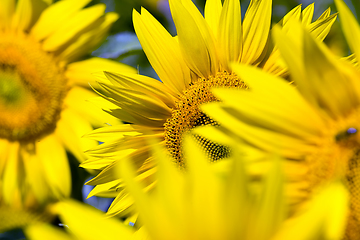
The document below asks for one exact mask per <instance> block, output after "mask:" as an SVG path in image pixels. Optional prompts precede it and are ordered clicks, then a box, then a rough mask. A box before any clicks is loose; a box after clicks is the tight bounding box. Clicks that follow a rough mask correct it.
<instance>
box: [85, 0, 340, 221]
mask: <svg viewBox="0 0 360 240" xmlns="http://www.w3.org/2000/svg"><path fill="white" fill-rule="evenodd" d="M169 3H170V9H171V13H172V16H173V19H174V22H175V25H176V28H177V34H178V35H177V36H175V37H172V36H171V35H170V34H169V33H168V32H167V31H166V30H165V29H164V28H163V26H162V25H161V24H160V23H159V22H158V21H157V20H156V19H155V18H154V17H153V16H152V15H151V14H150V13H149V12H147V11H146V10H145V9H142V10H141V14H139V13H138V12H136V11H134V13H133V20H134V28H135V31H136V34H137V36H138V38H139V40H140V43H141V44H142V46H143V49H144V52H145V53H146V55H147V57H148V59H149V61H150V63H151V65H152V67H153V68H154V69H155V71H156V73H157V74H158V76H159V77H160V79H161V82H159V81H158V80H156V79H152V78H149V77H146V76H141V75H136V74H126V73H110V72H106V73H105V75H106V77H107V79H108V80H104V81H107V82H99V85H100V87H101V88H102V91H101V93H103V95H102V96H103V98H104V99H107V100H108V101H109V104H108V105H110V103H112V104H115V106H112V107H111V106H105V105H102V106H103V108H104V109H106V110H107V111H108V112H109V113H110V114H112V115H113V116H116V117H118V118H119V119H121V120H122V121H124V122H127V123H131V124H124V125H119V126H112V127H106V128H103V129H99V130H96V131H94V132H92V133H91V134H89V135H88V137H90V138H93V139H96V140H98V141H101V142H105V143H104V144H102V145H100V146H97V147H96V148H93V149H91V150H89V151H87V154H88V155H89V159H88V160H86V161H85V162H84V163H83V164H82V165H81V166H82V167H84V168H87V169H97V170H101V173H100V174H99V175H97V177H95V178H93V179H92V180H91V181H89V182H88V183H87V184H90V185H97V186H96V187H95V188H94V190H93V191H92V192H91V193H90V195H89V197H90V196H93V195H97V196H104V197H109V196H111V197H116V199H115V200H114V202H113V204H112V205H111V206H110V208H109V210H108V214H109V215H115V214H121V215H126V214H128V213H129V211H131V209H130V207H131V205H132V200H131V199H130V198H129V196H128V194H127V193H126V192H124V191H123V182H122V180H121V179H117V178H116V176H115V175H114V173H113V171H114V169H115V168H116V166H117V165H118V164H119V163H120V161H121V159H123V158H124V157H125V156H128V157H130V158H131V159H133V161H134V162H135V163H136V166H137V168H138V174H139V176H140V178H142V179H143V180H144V181H145V182H147V188H148V189H151V188H152V187H153V186H154V184H153V182H152V181H150V180H148V178H149V177H150V176H151V175H152V174H153V173H154V172H155V169H154V168H153V167H154V162H153V157H152V156H151V154H150V151H149V150H150V148H151V146H149V145H148V143H147V139H149V138H154V137H156V138H157V139H158V140H159V142H160V144H161V145H165V146H166V147H167V149H168V151H170V152H171V154H172V156H173V157H174V159H175V160H176V162H177V163H178V165H179V166H180V167H183V166H184V162H183V157H182V151H181V139H182V135H183V134H184V133H186V132H187V131H189V130H190V129H192V128H193V127H196V126H199V125H204V124H205V125H206V124H210V125H217V123H216V122H214V121H213V120H212V119H211V118H209V117H208V116H206V115H204V114H203V113H201V112H200V111H199V109H198V106H199V105H200V104H202V103H206V102H212V101H217V99H216V98H215V97H214V96H213V94H212V93H211V91H210V88H211V87H230V88H247V86H246V84H245V83H244V82H243V81H242V80H241V79H239V78H238V76H237V75H236V74H235V73H233V72H232V71H231V70H230V67H229V64H230V62H241V63H244V64H249V65H255V66H262V65H263V64H264V63H266V62H267V59H266V58H265V55H266V52H267V50H268V49H267V47H266V46H267V43H268V41H269V39H268V35H269V30H270V23H271V11H272V9H271V0H261V1H255V0H253V1H251V3H250V5H249V8H248V9H247V12H246V15H245V18H244V20H243V22H241V11H240V2H239V1H238V0H226V1H225V2H224V4H222V3H221V1H220V0H208V1H207V2H206V5H205V18H204V17H203V16H202V15H201V13H200V12H199V11H198V9H197V8H196V6H195V5H194V4H193V3H192V1H191V0H170V1H169ZM312 14H313V5H310V6H309V7H307V8H306V9H305V10H304V11H303V12H301V7H300V6H299V7H297V8H295V9H294V10H292V11H291V12H290V13H289V14H288V15H286V17H285V18H284V19H283V21H282V22H281V23H280V25H281V26H283V27H284V29H285V30H288V29H291V28H292V27H291V26H292V25H291V23H292V21H290V20H292V19H302V20H303V22H304V25H306V26H307V27H309V28H310V30H311V31H312V32H313V34H314V35H316V36H318V37H319V38H320V39H321V40H322V39H323V38H324V37H325V36H326V35H327V33H328V31H329V28H330V26H331V25H332V23H333V21H335V15H331V16H329V15H330V10H328V11H326V12H325V13H324V14H323V15H322V16H321V17H320V19H318V20H317V21H315V22H314V23H311V20H312ZM271 50H273V54H270V59H271V63H269V64H268V66H269V71H271V66H274V67H273V68H274V69H276V74H277V72H279V74H285V72H286V66H282V67H279V66H278V65H277V61H276V59H279V54H278V50H277V49H275V48H274V49H271ZM269 51H270V50H269ZM279 69H280V70H279ZM274 74H275V73H274ZM109 81H110V82H111V83H110V84H109V83H108V82H109ZM198 142H199V143H200V144H201V145H202V147H203V148H204V149H205V150H206V152H207V154H208V156H209V158H211V159H212V161H216V160H218V159H222V158H224V157H226V156H228V154H229V149H228V148H226V147H224V146H221V145H218V144H213V143H211V142H210V141H208V140H207V139H204V138H201V137H199V138H198Z"/></svg>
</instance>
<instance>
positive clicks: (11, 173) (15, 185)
mask: <svg viewBox="0 0 360 240" xmlns="http://www.w3.org/2000/svg"><path fill="white" fill-rule="evenodd" d="M19 157H20V156H19V143H17V142H14V143H13V144H10V146H9V149H8V154H7V164H6V166H5V168H4V171H3V173H2V189H1V190H2V193H1V194H2V198H3V200H4V202H5V204H8V205H12V206H14V207H21V205H22V203H21V202H22V200H21V197H22V196H21V194H20V187H21V183H23V182H24V175H23V174H24V173H23V172H21V171H20V169H21V163H20V159H19Z"/></svg>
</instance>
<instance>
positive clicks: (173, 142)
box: [164, 71, 248, 167]
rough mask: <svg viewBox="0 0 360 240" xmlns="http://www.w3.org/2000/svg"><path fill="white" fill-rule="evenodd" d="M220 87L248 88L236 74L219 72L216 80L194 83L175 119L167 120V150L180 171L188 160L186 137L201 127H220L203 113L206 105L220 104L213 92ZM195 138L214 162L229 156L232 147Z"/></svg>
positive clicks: (177, 105) (179, 104) (174, 113)
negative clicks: (185, 152) (184, 141)
mask: <svg viewBox="0 0 360 240" xmlns="http://www.w3.org/2000/svg"><path fill="white" fill-rule="evenodd" d="M216 87H229V88H243V89H247V88H248V87H247V86H246V84H245V83H244V82H243V81H241V80H240V79H239V78H238V77H237V76H236V75H235V74H234V73H228V72H225V71H224V72H218V73H217V74H216V76H215V77H209V78H207V79H205V78H199V79H197V81H194V82H192V83H191V84H190V86H189V87H188V88H187V89H185V90H184V91H183V94H182V95H181V96H179V100H178V101H177V102H176V103H175V108H174V109H172V115H171V118H169V119H167V121H166V123H165V124H164V127H165V143H166V146H167V149H168V150H169V151H170V153H171V155H172V156H173V158H174V159H175V160H176V162H177V164H178V165H179V166H180V167H184V161H183V159H184V156H183V154H182V150H181V146H182V144H181V141H182V137H183V134H184V133H186V132H188V131H189V130H191V129H192V128H194V127H197V126H203V125H212V126H218V125H219V124H218V123H217V122H216V121H214V120H213V119H212V118H211V117H209V116H207V115H205V114H204V113H202V112H201V111H200V109H199V106H200V105H201V104H203V103H208V102H214V101H218V99H217V98H216V97H215V96H214V95H213V94H212V92H211V89H212V88H216ZM194 137H195V138H196V140H197V142H198V143H199V145H200V146H201V148H202V149H203V150H204V152H205V154H206V155H207V157H208V158H209V159H210V160H211V161H217V160H219V159H222V158H225V157H227V156H229V154H230V150H229V148H228V147H226V146H223V145H219V144H217V143H214V142H211V141H210V140H208V139H205V138H203V137H201V136H198V135H195V136H194Z"/></svg>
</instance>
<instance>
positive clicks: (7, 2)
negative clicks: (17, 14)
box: [0, 0, 15, 28]
mask: <svg viewBox="0 0 360 240" xmlns="http://www.w3.org/2000/svg"><path fill="white" fill-rule="evenodd" d="M14 11H15V0H3V1H2V3H1V8H0V28H8V27H10V24H11V20H12V16H13V14H14Z"/></svg>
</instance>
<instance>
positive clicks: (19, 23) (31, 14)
mask: <svg viewBox="0 0 360 240" xmlns="http://www.w3.org/2000/svg"><path fill="white" fill-rule="evenodd" d="M46 7H47V4H46V3H45V2H43V1H42V0H19V2H18V3H17V6H16V10H15V14H14V16H13V19H12V27H13V28H15V29H18V30H22V31H27V30H28V29H29V28H30V27H31V25H32V24H33V23H34V21H35V20H36V19H37V18H38V17H39V15H40V13H41V12H42V11H43V10H44V9H45V8H46Z"/></svg>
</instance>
